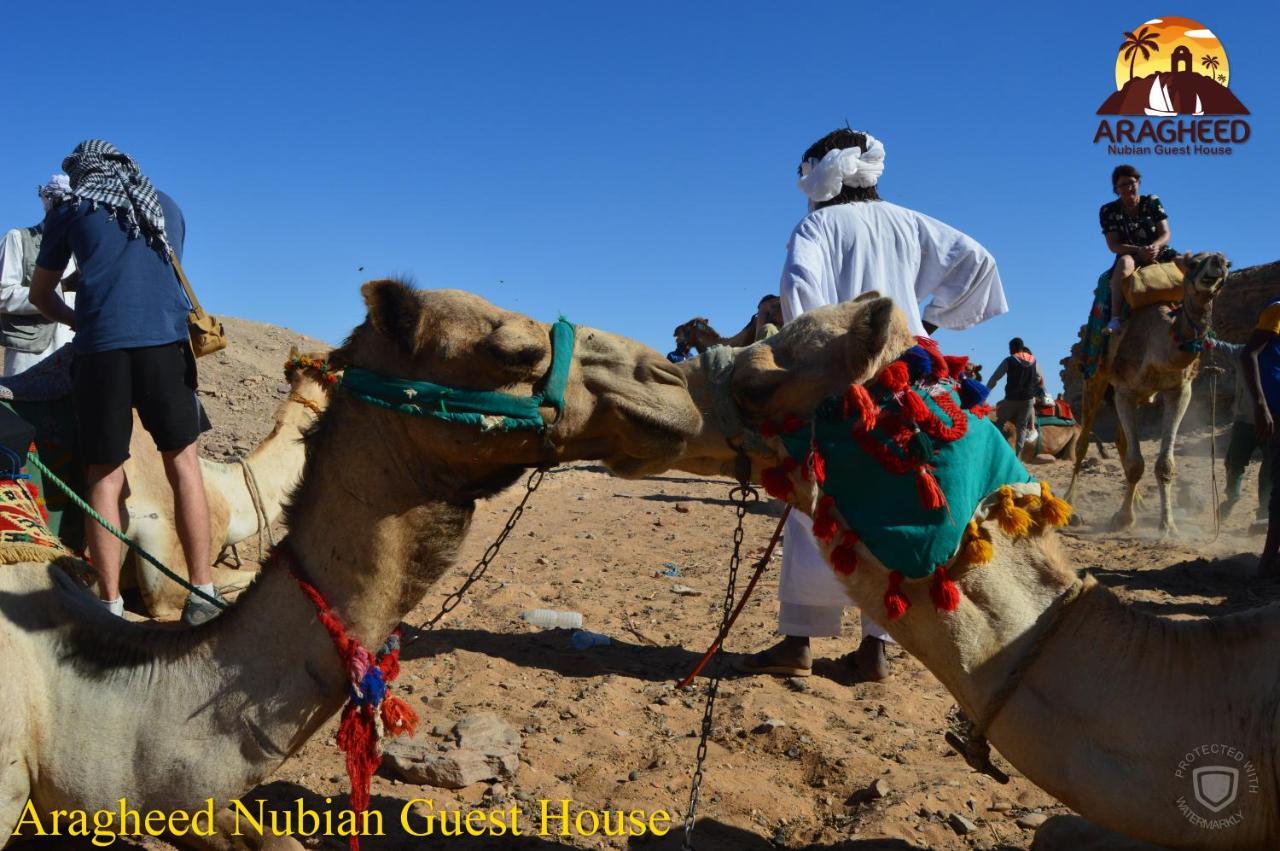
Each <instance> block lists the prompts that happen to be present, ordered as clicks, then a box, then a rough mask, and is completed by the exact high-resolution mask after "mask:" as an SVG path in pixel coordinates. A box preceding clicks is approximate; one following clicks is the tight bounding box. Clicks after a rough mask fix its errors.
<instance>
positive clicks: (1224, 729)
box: [674, 296, 1280, 851]
mask: <svg viewBox="0 0 1280 851" xmlns="http://www.w3.org/2000/svg"><path fill="white" fill-rule="evenodd" d="M864 298H866V297H865V296H864ZM881 301H882V302H887V300H881ZM847 306H848V305H839V306H837V307H834V308H823V309H821V310H818V311H814V312H813V313H810V314H806V315H805V316H803V317H801V319H802V320H803V319H809V318H812V319H813V321H814V325H825V323H826V322H827V321H829V320H834V319H835V318H836V316H837V314H836V313H835V311H837V310H839V309H841V308H845V307H847ZM828 311H830V312H828ZM858 318H860V319H865V320H869V321H871V322H872V323H873V325H875V323H880V324H879V326H877V327H875V328H874V330H873V332H872V333H870V334H868V333H867V332H866V331H862V332H861V333H862V334H863V335H864V337H865V338H870V339H872V340H873V349H879V348H880V346H881V343H882V342H883V349H881V350H880V353H879V354H878V355H876V356H875V357H874V358H872V359H871V360H870V361H865V362H867V363H869V365H870V368H872V369H875V368H876V367H877V366H880V365H883V364H884V363H886V362H887V361H888V360H891V359H892V358H893V357H894V356H895V355H896V354H897V353H900V352H902V351H904V350H905V349H906V348H907V347H909V346H910V345H911V344H912V342H913V340H912V338H911V336H910V334H909V332H908V331H907V326H906V321H905V318H904V317H903V315H902V314H901V313H900V312H899V311H897V309H896V308H893V307H892V306H891V305H887V304H880V303H879V302H877V301H875V300H872V301H871V302H870V303H869V304H868V305H867V310H866V312H864V313H863V314H861V315H860V316H859V317H858ZM799 322H800V320H797V323H794V324H797V325H798V324H799ZM835 324H840V323H835ZM812 328H813V326H807V327H806V328H805V331H807V332H808V331H810V330H811V329H812ZM798 330H799V329H797V328H795V327H793V326H787V328H784V334H782V335H780V337H775V338H772V339H769V340H765V341H763V342H761V343H758V344H756V345H755V346H752V347H751V348H748V349H744V350H742V352H741V353H739V354H738V355H737V358H736V361H735V369H734V371H733V374H732V375H731V376H729V377H725V376H707V375H706V374H705V372H706V370H705V368H703V365H701V364H699V363H698V362H696V361H694V362H687V363H684V364H680V365H679V367H680V369H681V371H682V372H683V373H684V374H685V377H686V379H687V381H688V383H689V390H690V393H691V395H692V396H693V398H694V399H695V401H696V403H697V405H698V408H699V410H700V411H701V412H702V416H703V424H704V425H703V428H702V430H701V431H700V432H699V435H698V436H697V437H695V438H693V439H691V440H690V441H689V443H688V449H687V451H686V452H685V454H684V455H683V456H682V457H681V458H680V459H679V460H678V461H677V462H676V463H675V465H674V466H675V467H676V468H677V469H681V470H684V471H687V472H692V473H699V474H729V473H731V471H732V470H734V469H735V468H736V467H737V466H738V465H739V460H738V459H739V456H740V452H739V450H741V451H742V452H747V453H749V455H750V458H751V461H752V464H751V469H752V476H753V478H754V479H755V480H756V481H759V480H760V478H761V471H762V467H764V466H769V465H772V464H776V463H777V460H778V459H777V457H776V456H775V455H773V454H772V453H771V452H770V451H769V450H767V449H766V448H764V447H763V446H762V441H760V440H759V439H758V438H759V435H758V433H757V439H755V440H751V439H746V437H745V436H746V435H749V434H751V433H753V432H758V430H759V428H760V426H761V424H762V423H764V422H765V421H773V422H775V423H776V422H778V421H780V420H781V418H782V417H784V416H785V415H786V414H788V413H794V414H796V415H798V416H800V417H802V418H803V417H806V416H807V415H808V414H809V413H810V412H812V411H813V410H814V409H815V406H816V404H817V402H818V400H819V399H820V398H822V397H823V396H825V395H830V394H840V393H841V392H842V389H841V388H840V387H839V386H838V385H839V383H840V380H841V378H840V376H839V375H838V370H833V369H825V370H824V369H823V368H822V366H821V365H815V361H814V360H813V359H812V358H810V357H808V355H807V353H806V352H805V350H806V348H809V349H810V351H814V350H822V349H832V350H834V351H835V352H837V353H838V352H840V350H841V348H842V347H843V346H844V345H849V344H851V343H852V341H849V342H848V343H846V342H845V341H834V340H832V339H831V338H830V337H827V336H825V335H823V334H821V333H817V332H816V331H815V332H813V333H806V334H796V333H791V334H788V333H786V332H787V331H791V332H796V331H798ZM810 347H811V348H810ZM840 360H841V359H840V357H839V356H838V355H837V357H836V358H834V361H835V362H837V363H839V362H840ZM803 364H808V365H809V366H807V367H806V366H803ZM744 369H745V372H743V370H744ZM740 372H741V373H742V374H739V373H740ZM725 397H728V398H729V399H731V400H732V401H733V402H734V405H733V406H730V407H734V408H736V411H735V412H734V413H732V414H730V415H728V416H726V414H725V413H724V412H725V410H726V405H725ZM726 438H729V440H726ZM815 502H816V494H815V493H814V491H813V489H812V488H810V490H809V491H808V492H803V490H802V491H801V492H800V493H798V495H797V499H796V500H795V502H794V503H793V504H795V505H797V506H798V507H799V508H800V509H801V510H803V511H805V512H806V513H809V514H810V515H811V516H812V514H813V507H814V503H815ZM985 528H986V529H988V531H990V533H991V535H992V538H993V550H994V552H993V560H992V561H991V562H990V563H989V564H985V565H981V566H978V567H973V568H969V569H965V568H957V567H955V566H953V568H952V570H953V572H952V574H951V577H952V579H953V580H954V581H955V584H956V586H957V587H958V589H959V591H960V598H959V605H958V608H957V609H956V610H955V611H953V612H949V613H942V612H939V611H937V610H935V608H934V606H933V605H932V603H931V594H930V587H929V583H927V582H911V581H908V582H906V583H904V584H903V585H902V586H901V587H902V589H904V591H905V593H906V595H907V597H908V598H909V599H910V601H911V604H912V605H911V606H910V608H909V609H908V610H907V611H906V613H905V615H903V616H902V617H900V618H898V619H896V620H885V621H884V624H885V626H886V628H887V629H888V631H889V633H890V634H891V635H892V636H893V637H894V638H895V639H896V640H897V641H898V642H899V644H901V646H902V647H903V649H905V650H906V651H907V652H909V653H911V654H912V655H913V656H915V657H916V658H917V659H919V660H920V661H921V662H922V663H923V664H924V665H925V666H926V667H927V668H928V669H929V670H930V671H931V672H932V673H933V674H934V675H935V676H936V677H937V678H938V680H939V681H940V682H941V683H942V685H943V686H944V687H946V689H947V690H948V691H949V692H950V693H951V694H952V695H953V696H954V697H955V699H956V701H957V702H958V703H959V705H960V706H961V708H962V709H963V710H964V712H965V713H966V714H967V715H968V717H969V718H973V719H979V718H982V717H984V712H985V711H986V710H987V708H988V707H991V706H993V705H995V704H993V701H995V700H996V699H997V696H998V695H1007V701H1006V702H1005V703H1004V704H1003V708H1002V709H1001V710H999V711H998V714H996V715H995V716H994V719H993V720H991V721H990V723H989V725H988V726H987V728H986V731H985V733H986V736H987V737H988V738H989V740H990V742H991V743H992V744H994V745H995V746H996V747H997V748H998V749H999V751H1000V753H1001V754H1002V755H1003V756H1004V758H1005V759H1007V760H1008V761H1009V762H1010V763H1011V764H1012V765H1014V766H1015V767H1016V768H1017V769H1018V770H1019V771H1020V772H1022V773H1023V774H1024V775H1025V776H1026V777H1027V778H1028V779H1030V780H1031V781H1032V782H1034V783H1036V784H1037V785H1038V786H1040V787H1041V788H1043V789H1044V790H1046V791H1047V792H1049V793H1050V794H1052V795H1054V796H1055V797H1057V798H1058V799H1059V800H1061V801H1062V802H1063V803H1064V804H1066V805H1067V806H1069V807H1071V808H1072V809H1074V810H1076V811H1077V812H1078V813H1080V814H1081V815H1083V816H1084V817H1085V818H1087V819H1089V820H1090V821H1091V822H1093V823H1094V824H1097V825H1100V826H1102V827H1104V828H1107V829H1110V830H1113V831H1115V832H1117V833H1120V834H1123V835H1125V836H1128V837H1131V838H1134V839H1140V840H1143V841H1146V842H1150V843H1154V844H1157V845H1160V846H1163V847H1169V848H1197V849H1257V851H1262V849H1273V848H1276V847H1278V846H1280V774H1278V772H1280V739H1278V735H1280V710H1278V708H1280V678H1278V674H1277V668H1276V665H1275V661H1274V659H1275V650H1274V649H1275V647H1276V646H1278V644H1277V643H1278V642H1280V606H1274V605H1273V606H1269V607H1266V608H1263V609H1259V610H1256V611H1253V612H1246V613H1242V614H1237V615H1231V616H1228V617H1223V618H1217V619H1213V620H1199V621H1173V620H1168V619H1165V618H1161V617H1158V616H1155V615H1150V614H1146V613H1143V612H1140V611H1137V610H1135V609H1133V608H1131V607H1130V606H1128V605H1126V604H1124V603H1122V602H1121V601H1120V600H1119V599H1118V598H1117V597H1116V595H1115V594H1114V593H1113V592H1112V591H1110V590H1109V589H1107V588H1106V587H1104V586H1102V585H1099V584H1098V583H1097V582H1096V581H1095V580H1093V579H1092V578H1091V577H1087V576H1086V577H1084V578H1083V579H1078V578H1077V574H1076V572H1075V570H1073V569H1072V568H1071V567H1070V566H1069V565H1068V564H1067V563H1066V561H1065V559H1064V557H1063V555H1062V553H1061V550H1060V546H1059V544H1058V541H1057V537H1056V533H1055V532H1053V531H1052V529H1051V528H1050V527H1049V526H1048V525H1047V524H1046V525H1045V526H1043V527H1042V528H1041V529H1040V530H1038V531H1033V532H1032V533H1031V534H1030V535H1027V536H1025V537H1017V538H1010V537H1009V536H1007V535H1005V534H1004V533H1003V532H1002V531H1001V528H1000V527H999V526H998V525H997V524H995V523H994V522H988V523H986V524H985ZM856 549H857V557H858V565H857V568H856V570H854V571H853V572H852V574H850V575H848V576H842V577H841V579H842V582H843V584H844V586H845V588H846V590H847V592H848V594H849V596H850V598H851V599H852V600H853V601H854V603H856V604H857V605H858V606H859V607H861V608H863V609H864V610H867V611H873V612H879V613H881V614H883V613H884V611H885V597H886V588H887V587H888V586H889V572H888V571H889V569H890V568H892V567H893V565H885V564H882V563H881V562H880V561H878V560H877V559H876V558H875V557H874V556H873V555H872V554H871V552H870V551H869V550H868V549H867V548H866V547H865V546H864V545H863V544H861V543H858V544H857V545H856ZM1010 685H1012V686H1013V690H1012V692H1009V690H1008V689H1009V686H1010ZM1237 757H1239V760H1237ZM1214 765H1225V766H1226V767H1227V768H1228V769H1234V770H1236V771H1237V772H1238V783H1239V785H1238V786H1237V792H1238V794H1237V797H1236V799H1235V801H1234V803H1232V804H1231V806H1230V807H1229V808H1227V809H1224V810H1223V811H1222V812H1220V813H1219V814H1218V817H1219V819H1220V820H1221V824H1219V825H1218V826H1217V829H1208V828H1206V827H1203V826H1194V825H1193V824H1192V823H1191V822H1190V821H1189V820H1188V817H1187V815H1186V812H1187V811H1184V810H1183V809H1181V808H1180V804H1179V802H1183V803H1185V802H1186V801H1190V800H1192V797H1193V794H1194V792H1193V783H1194V774H1195V769H1196V768H1207V767H1210V766H1214ZM1191 812H1196V814H1197V815H1199V813H1201V812H1204V813H1205V814H1206V815H1208V816H1212V815H1213V814H1212V813H1208V812H1207V811H1205V810H1204V809H1203V808H1200V810H1199V811H1194V810H1193V811H1191ZM1201 817H1202V818H1203V816H1201ZM1229 822H1235V823H1229Z"/></svg>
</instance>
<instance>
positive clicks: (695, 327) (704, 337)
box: [671, 316, 756, 354]
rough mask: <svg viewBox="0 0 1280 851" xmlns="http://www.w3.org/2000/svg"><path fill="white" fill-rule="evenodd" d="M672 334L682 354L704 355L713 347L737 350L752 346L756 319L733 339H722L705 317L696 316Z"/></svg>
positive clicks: (750, 321)
mask: <svg viewBox="0 0 1280 851" xmlns="http://www.w3.org/2000/svg"><path fill="white" fill-rule="evenodd" d="M671 333H672V335H673V336H674V337H675V339H676V351H678V352H680V353H682V354H683V353H685V352H689V351H694V352H697V353H698V354H702V353H703V352H705V351H706V350H707V349H709V348H711V347H712V346H730V347H732V348H735V349H737V348H741V347H742V346H749V345H751V342H752V341H753V340H754V339H755V334H756V318H755V317H754V316H752V317H751V319H750V320H749V321H748V322H747V324H746V325H745V326H743V328H742V330H741V331H739V332H738V333H736V334H734V335H733V336H732V337H721V336H720V332H718V331H717V330H716V329H715V328H713V327H711V323H710V322H708V321H707V318H706V317H705V316H695V317H693V318H692V319H690V320H689V321H688V322H685V323H684V324H682V325H677V326H676V329H675V330H674V331H672V332H671Z"/></svg>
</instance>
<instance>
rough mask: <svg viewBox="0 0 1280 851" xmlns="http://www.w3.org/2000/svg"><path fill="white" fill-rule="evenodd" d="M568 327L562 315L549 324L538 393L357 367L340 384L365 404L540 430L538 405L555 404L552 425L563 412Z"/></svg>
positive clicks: (570, 342) (486, 426) (490, 427)
mask: <svg viewBox="0 0 1280 851" xmlns="http://www.w3.org/2000/svg"><path fill="white" fill-rule="evenodd" d="M575 336H576V335H575V331H574V326H573V325H571V324H570V323H569V321H568V320H566V319H565V318H564V317H563V316H562V317H560V319H559V321H557V322H556V323H555V324H554V325H552V326H551V370H550V371H549V372H548V373H547V377H546V380H545V382H544V383H543V386H542V392H540V393H534V394H533V395H532V396H513V395H512V394H510V393H503V392H501V391H499V390H461V389H458V388H456V387H445V386H444V385H441V384H432V383H431V382H429V381H410V380H408V379H404V378H393V377H391V376H388V375H382V374H380V373H377V372H372V371H370V370H367V369H361V368H359V367H349V368H347V369H346V370H345V371H344V372H343V373H342V378H341V380H340V382H339V383H340V384H341V385H342V387H344V388H346V390H347V391H348V392H350V393H351V394H352V395H353V396H355V397H356V398H357V399H360V400H361V401H364V402H368V403H369V404H370V405H377V406H378V407H379V408H386V409H387V410H389V411H395V412H397V413H401V414H409V415H410V416H415V417H434V418H436V419H438V420H445V421H446V422H452V423H463V424H465V425H474V426H479V427H480V430H481V431H495V430H496V431H511V430H513V429H521V428H528V429H534V430H537V431H545V430H546V428H547V423H545V422H543V419H542V415H541V414H540V413H538V410H539V408H541V407H542V406H544V405H545V406H547V407H549V408H555V410H556V416H555V419H554V420H552V421H551V423H552V424H555V423H557V422H559V421H560V417H561V416H563V414H564V390H565V386H566V385H567V384H568V381H569V367H570V365H572V363H573V346H574V339H575Z"/></svg>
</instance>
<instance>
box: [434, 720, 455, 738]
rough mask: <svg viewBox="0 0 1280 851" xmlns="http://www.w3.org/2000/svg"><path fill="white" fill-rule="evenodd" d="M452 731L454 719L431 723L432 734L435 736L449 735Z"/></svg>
mask: <svg viewBox="0 0 1280 851" xmlns="http://www.w3.org/2000/svg"><path fill="white" fill-rule="evenodd" d="M451 732H453V722H452V721H442V722H440V723H439V724H432V725H431V735H433V736H447V735H449V734H450V733H451Z"/></svg>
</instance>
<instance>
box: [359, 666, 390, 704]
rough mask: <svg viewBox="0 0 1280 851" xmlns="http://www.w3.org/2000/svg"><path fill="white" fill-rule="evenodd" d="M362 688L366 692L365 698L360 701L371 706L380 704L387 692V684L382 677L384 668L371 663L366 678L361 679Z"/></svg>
mask: <svg viewBox="0 0 1280 851" xmlns="http://www.w3.org/2000/svg"><path fill="white" fill-rule="evenodd" d="M360 690H361V691H362V692H364V699H362V700H361V701H360V703H367V704H369V705H371V706H378V705H380V704H381V703H382V698H383V697H385V696H386V694H387V684H386V682H384V681H383V679H382V669H381V668H379V667H378V666H377V665H371V666H370V667H369V670H368V671H366V672H365V675H364V679H362V680H361V681H360Z"/></svg>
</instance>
